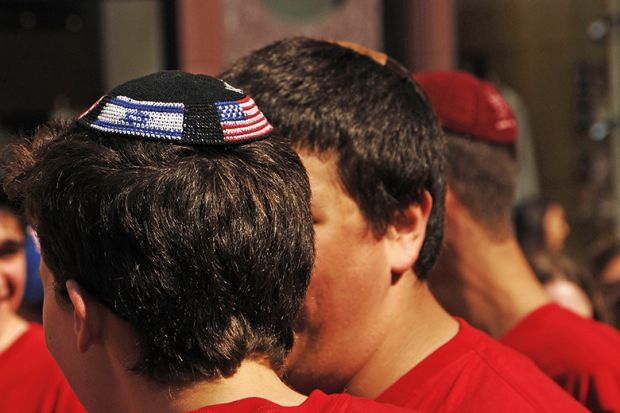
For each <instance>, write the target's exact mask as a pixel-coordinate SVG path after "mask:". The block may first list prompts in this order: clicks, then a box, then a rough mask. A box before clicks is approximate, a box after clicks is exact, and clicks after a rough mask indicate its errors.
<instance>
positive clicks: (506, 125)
mask: <svg viewBox="0 0 620 413" xmlns="http://www.w3.org/2000/svg"><path fill="white" fill-rule="evenodd" d="M413 79H414V80H415V81H416V82H418V83H419V84H420V86H421V87H422V89H423V90H424V91H425V92H426V94H427V96H428V98H429V99H430V101H431V105H432V106H433V109H434V110H435V113H437V116H438V117H439V120H440V121H441V124H442V126H443V127H444V129H446V130H449V131H453V132H456V133H460V134H464V135H469V136H472V137H474V138H478V139H481V140H485V141H489V142H494V143H513V142H516V141H517V138H518V131H517V120H516V119H515V116H514V113H513V112H512V109H511V108H510V106H509V105H508V102H506V100H505V99H504V98H503V97H502V95H501V94H500V93H499V91H498V90H497V88H496V87H495V86H493V85H492V84H491V83H488V82H484V81H482V80H480V79H478V78H476V77H474V76H472V75H470V74H469V73H465V72H459V71H456V70H452V71H431V72H421V73H415V74H414V75H413Z"/></svg>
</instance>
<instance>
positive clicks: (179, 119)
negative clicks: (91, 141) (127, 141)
mask: <svg viewBox="0 0 620 413" xmlns="http://www.w3.org/2000/svg"><path fill="white" fill-rule="evenodd" d="M184 113H185V105H184V104H183V103H171V102H150V101H138V100H134V99H131V98H129V97H126V96H115V97H112V98H110V100H109V101H108V102H106V103H105V105H104V106H103V108H102V109H101V112H100V113H99V114H98V116H97V119H96V120H94V121H93V122H91V124H90V125H91V127H93V128H95V129H98V130H101V131H105V132H113V133H119V134H128V135H136V136H145V137H152V138H163V139H174V140H177V139H181V138H182V137H183V120H184Z"/></svg>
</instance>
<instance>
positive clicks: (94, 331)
mask: <svg viewBox="0 0 620 413" xmlns="http://www.w3.org/2000/svg"><path fill="white" fill-rule="evenodd" d="M41 277H42V279H43V284H44V289H45V290H44V291H45V302H44V306H43V317H44V322H43V323H44V328H45V339H46V344H47V346H48V349H49V350H50V352H51V353H52V355H53V356H54V358H55V359H56V361H57V362H58V364H59V365H60V367H61V368H62V370H63V372H64V374H65V376H66V377H67V379H68V380H69V383H70V384H71V387H72V388H73V390H74V391H75V393H76V395H77V396H78V398H79V399H80V401H81V402H82V404H83V405H84V407H86V409H87V410H88V411H89V412H94V413H99V412H101V413H103V412H111V411H114V412H126V413H147V412H158V413H182V412H186V411H190V410H195V409H198V408H201V407H203V406H208V405H213V404H220V403H228V402H231V401H235V400H239V399H243V398H247V397H260V398H264V399H268V400H271V401H272V402H274V403H277V404H280V405H282V406H296V405H299V404H301V403H302V402H303V401H304V400H305V399H306V397H305V396H303V395H301V394H299V393H297V392H295V391H293V390H291V389H290V388H289V387H288V386H286V384H284V383H283V382H282V380H281V379H280V377H278V375H277V374H276V373H275V371H273V369H271V368H270V367H269V366H268V365H267V364H266V363H263V362H262V361H261V360H245V361H244V362H243V363H242V364H241V366H240V367H239V369H238V370H237V372H236V373H235V374H234V375H233V376H232V377H228V378H221V379H218V380H211V381H206V380H205V381H200V382H196V383H194V384H192V385H191V386H189V387H185V388H182V389H178V388H173V387H164V386H161V385H157V384H155V383H153V382H151V381H149V380H148V379H146V378H145V377H142V376H139V375H136V374H134V373H132V372H130V371H129V370H128V369H127V366H128V365H131V364H132V361H135V360H136V358H137V354H138V345H137V338H136V335H135V333H134V332H133V330H132V328H131V327H130V326H129V325H128V324H127V323H125V322H124V321H122V320H121V319H119V318H118V317H117V316H115V315H114V314H113V313H112V312H111V311H110V310H109V309H107V308H106V307H104V306H102V305H101V304H99V303H98V302H97V301H96V300H94V299H93V298H92V297H90V296H89V295H88V294H87V293H86V292H84V291H83V290H82V289H81V288H80V286H79V285H78V284H77V283H75V282H74V281H68V282H67V291H68V293H69V300H70V303H68V302H64V301H61V300H59V299H58V298H57V297H56V296H55V295H54V294H55V291H54V286H53V276H52V274H51V272H50V270H49V269H48V268H47V266H46V265H45V263H44V262H42V263H41ZM101 389H105V391H103V392H102V391H101Z"/></svg>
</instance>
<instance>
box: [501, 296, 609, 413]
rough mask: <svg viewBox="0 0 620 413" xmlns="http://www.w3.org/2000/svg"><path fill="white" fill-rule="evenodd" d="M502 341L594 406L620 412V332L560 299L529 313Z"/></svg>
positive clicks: (585, 402)
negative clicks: (566, 306)
mask: <svg viewBox="0 0 620 413" xmlns="http://www.w3.org/2000/svg"><path fill="white" fill-rule="evenodd" d="M501 342H502V343H504V344H506V345H508V346H510V347H512V348H514V349H515V350H518V351H519V352H521V353H523V354H524V355H526V356H527V357H529V358H530V359H532V360H533V361H534V362H535V363H536V364H537V365H538V367H540V368H541V369H542V370H543V371H544V372H545V373H546V374H547V375H548V376H549V377H551V378H552V379H553V380H555V381H556V382H557V383H558V384H559V385H560V386H562V387H563V388H564V389H565V390H566V391H567V392H569V393H570V394H572V395H573V396H574V397H575V398H576V399H577V400H579V401H580V402H581V403H583V404H584V405H585V406H586V407H588V408H589V409H591V410H594V411H615V412H620V333H619V332H618V331H617V330H615V329H614V328H612V327H610V326H607V325H605V324H601V323H598V322H596V321H594V320H590V319H586V318H583V317H580V316H578V315H576V314H574V313H572V312H571V311H568V310H565V309H563V308H562V307H560V306H558V305H556V304H548V305H545V306H543V307H541V308H539V309H537V310H536V311H534V312H532V313H531V314H529V315H528V316H527V317H525V318H524V319H523V320H521V321H520V322H519V324H517V325H516V326H515V327H514V328H513V329H512V330H510V331H509V332H508V334H506V335H505V336H504V337H503V338H502V339H501Z"/></svg>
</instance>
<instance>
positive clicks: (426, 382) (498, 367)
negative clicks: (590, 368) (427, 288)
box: [377, 319, 586, 413]
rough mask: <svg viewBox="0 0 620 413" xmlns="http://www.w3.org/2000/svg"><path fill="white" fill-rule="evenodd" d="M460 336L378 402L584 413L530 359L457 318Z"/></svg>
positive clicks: (454, 409) (441, 408) (478, 412)
mask: <svg viewBox="0 0 620 413" xmlns="http://www.w3.org/2000/svg"><path fill="white" fill-rule="evenodd" d="M457 320H458V322H459V325H460V329H459V332H458V334H457V335H456V336H455V337H454V338H452V339H451V340H450V341H448V342H447V343H446V344H444V345H443V346H442V347H440V348H439V349H437V350H436V351H435V352H434V353H432V354H431V355H430V356H428V357H427V358H425V359H424V360H422V362H420V363H419V364H418V365H416V366H415V367H414V368H413V369H411V370H409V372H408V373H407V374H405V375H404V376H403V377H401V378H400V379H399V380H398V381H397V382H396V383H394V384H392V386H390V387H389V388H388V389H387V390H386V391H385V392H383V394H381V395H380V396H379V397H378V398H377V401H379V402H384V403H392V404H395V405H397V406H403V407H407V408H414V409H420V410H423V411H429V412H476V413H482V412H494V413H496V412H501V413H511V412H520V413H523V412H549V413H551V412H553V413H558V412H562V413H567V412H585V411H586V410H585V409H584V408H583V406H581V405H580V404H579V403H577V402H576V401H575V400H573V398H572V397H570V396H569V395H568V394H566V393H565V392H564V391H562V389H561V388H560V387H558V386H557V385H556V384H555V383H554V382H553V381H551V380H550V379H549V378H548V377H546V376H545V375H544V374H543V373H542V372H541V371H540V370H539V369H538V368H537V367H536V366H535V365H534V364H533V363H532V362H531V361H530V360H528V359H527V358H526V357H524V356H523V355H521V354H519V353H517V352H516V351H514V350H511V349H509V348H507V347H505V346H503V345H501V344H500V343H498V342H497V341H495V340H493V339H491V338H490V337H489V336H487V335H486V334H484V333H483V332H482V331H479V330H477V329H475V328H473V327H471V326H470V325H468V324H467V323H466V322H465V321H463V320H461V319H457Z"/></svg>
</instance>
